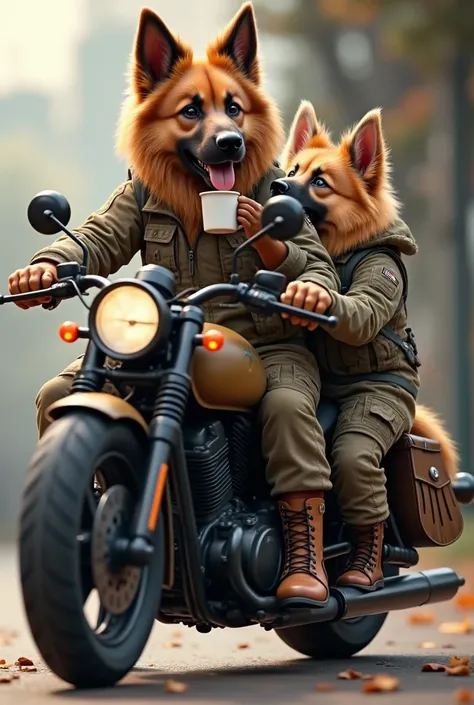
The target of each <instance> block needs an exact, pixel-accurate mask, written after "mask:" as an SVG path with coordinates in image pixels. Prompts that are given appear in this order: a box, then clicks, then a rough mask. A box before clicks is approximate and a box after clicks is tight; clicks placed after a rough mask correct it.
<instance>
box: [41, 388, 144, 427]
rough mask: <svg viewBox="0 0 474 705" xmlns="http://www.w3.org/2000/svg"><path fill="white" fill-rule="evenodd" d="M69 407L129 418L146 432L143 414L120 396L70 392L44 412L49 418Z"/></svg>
mask: <svg viewBox="0 0 474 705" xmlns="http://www.w3.org/2000/svg"><path fill="white" fill-rule="evenodd" d="M69 409H92V410H93V411H97V412H98V413H99V414H102V416H106V417H107V418H109V419H112V420H113V421H120V420H122V419H129V420H130V421H133V422H134V423H136V424H138V425H139V426H140V427H141V428H142V429H143V430H144V431H145V433H148V424H147V423H146V421H145V419H144V418H143V416H142V415H141V414H140V412H138V411H137V410H136V409H135V408H134V407H133V406H132V405H131V404H129V403H128V402H127V401H125V400H124V399H121V398H120V397H115V396H112V395H111V394H106V393H105V392H78V393H77V394H70V395H69V396H67V397H64V398H63V399H60V400H59V401H56V402H54V404H51V406H49V407H48V409H47V411H46V413H47V415H48V417H49V418H50V420H53V421H54V420H55V419H58V418H60V417H61V416H63V415H64V414H65V412H66V411H68V410H69Z"/></svg>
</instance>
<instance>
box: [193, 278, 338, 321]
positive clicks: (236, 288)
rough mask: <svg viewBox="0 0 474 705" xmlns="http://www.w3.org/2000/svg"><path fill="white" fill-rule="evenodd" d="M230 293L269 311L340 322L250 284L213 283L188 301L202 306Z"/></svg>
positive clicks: (308, 319)
mask: <svg viewBox="0 0 474 705" xmlns="http://www.w3.org/2000/svg"><path fill="white" fill-rule="evenodd" d="M228 295H234V296H237V298H238V299H239V300H240V301H242V302H243V303H247V304H249V305H250V306H253V307H254V308H259V309H266V310H267V311H268V310H270V311H274V312H275V313H287V314H289V315H290V316H295V317H298V318H304V319H305V320H307V321H313V322H315V323H323V324H324V325H327V326H329V327H330V328H334V327H335V326H337V324H338V323H339V320H338V318H337V317H336V316H325V315H324V314H323V313H315V312H314V311H305V310H304V309H302V308H297V307H296V306H290V305H289V304H283V303H281V301H279V300H278V298H277V296H276V294H274V293H273V292H271V291H267V290H265V289H261V288H258V287H255V286H252V285H249V284H211V286H206V287H205V288H204V289H201V290H200V291H197V292H196V293H195V294H191V295H190V296H188V297H187V298H186V303H188V304H194V305H195V306H200V305H201V304H203V303H204V302H206V301H209V300H210V299H214V298H216V297H217V296H228Z"/></svg>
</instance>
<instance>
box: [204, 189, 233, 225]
mask: <svg viewBox="0 0 474 705" xmlns="http://www.w3.org/2000/svg"><path fill="white" fill-rule="evenodd" d="M199 195H200V196H201V206H202V220H203V226H204V230H205V232H206V233H211V234H213V235H225V234H226V233H235V231H236V230H237V229H238V227H239V224H238V222H237V205H238V202H237V199H238V197H239V196H240V193H239V192H238V191H203V192H202V193H200V194H199Z"/></svg>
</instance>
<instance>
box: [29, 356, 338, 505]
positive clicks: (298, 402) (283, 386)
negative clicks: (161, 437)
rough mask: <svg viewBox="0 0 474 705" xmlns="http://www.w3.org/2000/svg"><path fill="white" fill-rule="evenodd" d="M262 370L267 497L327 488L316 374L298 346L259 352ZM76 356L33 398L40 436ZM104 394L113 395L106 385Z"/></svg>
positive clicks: (312, 362) (313, 363)
mask: <svg viewBox="0 0 474 705" xmlns="http://www.w3.org/2000/svg"><path fill="white" fill-rule="evenodd" d="M258 353H259V355H260V358H261V360H262V362H263V364H264V366H265V369H266V372H267V390H266V393H265V395H264V397H263V399H262V401H261V404H260V409H259V422H260V426H261V430H262V455H263V458H264V460H265V462H266V474H267V481H268V483H269V485H270V487H271V490H272V495H273V496H278V495H282V494H286V493H288V492H299V491H304V490H316V491H327V490H330V489H331V486H332V485H331V481H330V475H331V470H330V467H329V464H328V461H327V459H326V455H325V444H324V437H323V432H322V429H321V427H320V425H319V423H318V422H317V420H316V409H317V406H318V403H319V394H320V380H319V370H318V367H317V363H316V361H315V359H314V357H313V355H312V354H311V353H310V352H309V351H308V350H307V349H306V347H304V346H302V345H301V346H299V345H290V344H284V345H283V344H279V345H267V346H264V347H262V348H259V350H258ZM81 364H82V358H79V359H78V360H75V361H74V362H73V363H72V364H71V365H69V367H67V368H66V369H65V370H64V371H63V372H61V374H59V375H58V376H57V377H54V378H53V379H51V380H49V381H48V382H46V384H45V385H44V386H43V387H42V388H41V390H40V392H39V393H38V396H37V397H36V408H37V416H36V420H37V426H38V432H39V436H40V437H41V436H42V435H43V433H44V432H45V430H46V429H47V427H48V426H49V424H50V421H49V419H48V417H47V413H46V411H47V409H48V407H49V406H50V405H51V404H52V403H54V402H55V401H58V400H59V399H62V398H63V397H65V396H67V394H68V393H69V390H70V388H71V384H72V382H73V378H74V374H75V373H76V372H77V371H78V370H79V369H80V366H81ZM104 391H106V392H108V393H111V394H115V395H116V394H117V391H116V390H115V388H114V387H113V386H112V385H111V384H106V385H105V386H104Z"/></svg>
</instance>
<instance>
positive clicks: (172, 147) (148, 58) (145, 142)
mask: <svg viewBox="0 0 474 705" xmlns="http://www.w3.org/2000/svg"><path fill="white" fill-rule="evenodd" d="M229 100H232V101H235V102H236V103H238V105H239V106H240V107H241V108H242V112H241V113H240V114H239V115H237V116H235V119H233V117H231V116H229V114H228V112H226V106H227V107H228V104H229ZM187 105H196V106H198V108H199V111H200V112H201V113H202V115H201V117H200V118H199V119H196V120H188V119H187V118H185V117H183V115H181V114H180V111H181V110H182V109H183V108H184V107H185V106H187ZM226 130H235V131H237V132H238V133H239V134H240V135H241V136H242V138H243V149H241V150H240V153H239V154H237V155H236V157H237V158H235V159H233V160H232V161H233V162H234V164H235V185H234V187H233V189H235V190H236V191H239V192H240V193H243V194H246V195H248V194H249V193H250V192H251V190H252V189H253V188H254V187H255V185H256V184H257V183H258V182H259V180H260V179H261V178H262V176H263V174H265V173H266V172H267V171H268V170H270V169H271V168H272V165H273V162H274V159H275V157H276V156H277V155H278V152H279V150H280V149H281V145H282V140H283V129H282V125H281V119H280V115H279V112H278V109H277V107H276V106H275V104H274V103H273V102H272V101H271V99H270V98H269V97H268V96H267V95H266V94H265V92H264V91H263V90H262V88H261V71H260V62H259V58H258V42H257V27H256V22H255V17H254V13H253V9H252V5H251V3H246V4H244V5H243V6H242V8H241V9H240V11H239V12H238V13H237V15H236V16H235V17H234V19H233V20H232V22H231V23H230V24H229V25H228V27H227V29H226V30H225V31H224V32H223V34H222V35H221V36H220V37H219V38H218V39H216V40H215V41H214V42H213V43H212V44H210V45H209V46H208V48H207V58H206V59H205V60H195V59H194V57H193V51H192V49H191V48H190V47H189V46H188V45H186V44H185V43H183V42H182V41H181V40H180V39H179V38H178V37H175V36H174V35H173V34H172V33H171V32H170V31H169V30H168V28H167V27H166V25H165V24H164V23H163V21H162V20H161V19H160V18H159V17H158V16H157V15H156V14H155V13H154V12H153V11H152V10H150V9H143V10H142V13H141V16H140V20H139V26H138V31H137V36H136V41H135V48H134V51H133V54H132V59H131V68H130V77H129V90H128V97H127V99H126V101H125V103H124V105H123V108H122V114H121V117H120V121H119V126H118V130H117V146H118V151H119V153H120V154H121V155H124V156H126V157H127V158H128V160H129V164H130V165H131V167H132V168H133V169H134V171H135V172H136V174H137V176H138V177H139V178H140V180H141V181H142V182H143V183H144V185H145V186H146V187H147V188H148V189H150V191H151V192H152V193H153V194H154V195H155V196H156V197H157V198H158V199H159V200H160V201H161V202H163V203H165V204H166V205H167V206H168V207H169V208H170V209H171V210H172V211H173V212H175V213H176V215H177V216H178V217H179V218H180V220H181V221H182V223H183V225H184V227H185V230H186V232H187V233H188V236H189V238H190V239H191V240H193V239H194V238H195V237H196V236H197V233H198V232H199V231H200V230H201V229H202V216H201V204H200V198H199V192H201V191H204V190H209V189H210V188H212V187H211V185H210V183H209V181H208V179H207V177H206V173H200V172H202V170H200V169H199V166H198V165H197V164H196V162H195V160H200V161H201V162H204V163H205V164H208V163H211V164H212V163H213V161H212V160H213V159H214V160H215V161H218V156H216V155H215V149H216V147H215V138H216V136H217V135H218V134H220V133H221V132H223V131H226ZM190 154H192V163H191V162H190V158H187V157H189V155H190ZM206 160H207V161H206Z"/></svg>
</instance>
